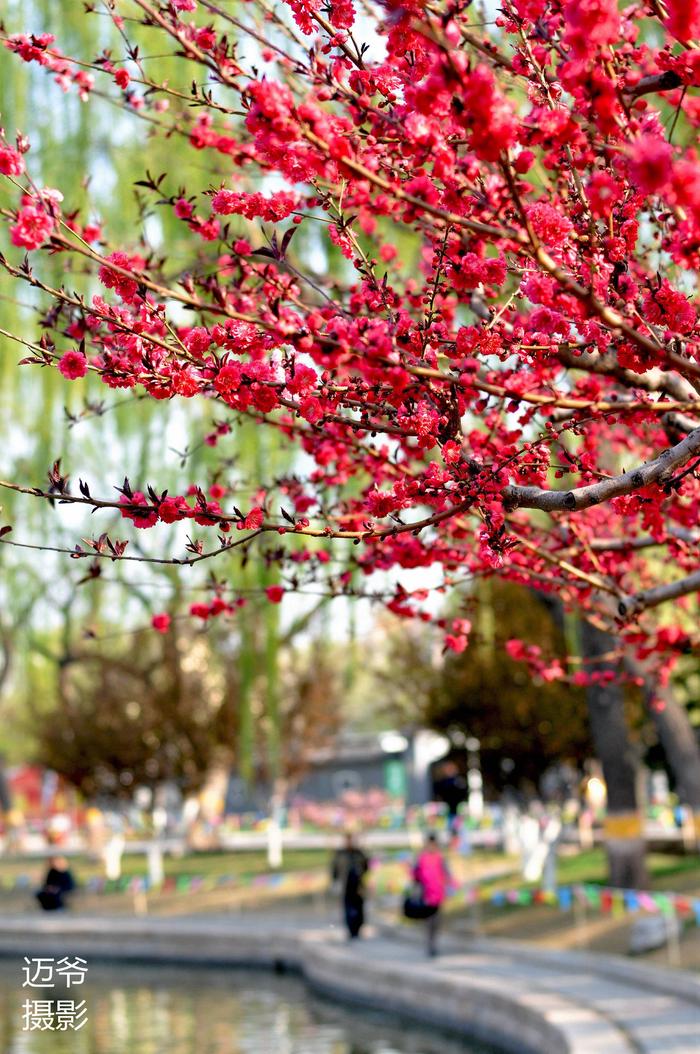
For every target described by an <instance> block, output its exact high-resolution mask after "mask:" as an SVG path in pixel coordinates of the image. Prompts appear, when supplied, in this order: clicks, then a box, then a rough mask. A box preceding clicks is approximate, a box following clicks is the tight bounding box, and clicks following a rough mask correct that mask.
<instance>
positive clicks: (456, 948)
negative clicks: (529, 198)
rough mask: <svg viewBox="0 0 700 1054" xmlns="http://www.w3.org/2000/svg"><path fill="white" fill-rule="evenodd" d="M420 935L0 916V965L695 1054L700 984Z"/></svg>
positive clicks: (503, 1033)
mask: <svg viewBox="0 0 700 1054" xmlns="http://www.w3.org/2000/svg"><path fill="white" fill-rule="evenodd" d="M420 937H421V933H420V927H406V926H401V927H398V928H394V929H390V928H387V927H378V928H377V929H376V930H373V929H372V928H371V927H369V928H368V933H367V936H366V937H363V939H362V940H360V941H353V942H348V941H346V940H345V939H344V937H343V934H342V931H341V928H340V927H339V926H338V925H337V924H336V923H335V920H333V919H331V918H329V917H328V916H327V915H323V914H319V913H314V912H312V911H310V910H303V909H302V910H300V911H291V910H290V909H289V908H288V909H287V910H278V911H267V912H264V913H263V912H259V913H258V912H250V911H249V912H245V913H242V914H231V913H225V914H224V913H221V914H217V915H212V914H207V915H186V916H185V915H178V916H177V917H171V918H164V917H141V918H125V917H124V916H119V917H117V916H113V917H109V916H103V917H101V918H96V917H94V916H80V915H77V914H75V915H74V914H66V915H64V916H63V917H62V918H52V917H50V916H39V915H36V914H33V915H22V916H18V915H14V916H12V917H9V916H0V954H1V955H3V956H5V957H8V956H15V955H38V954H44V955H55V954H59V953H60V954H61V955H65V954H72V955H76V954H78V955H83V956H84V957H86V958H87V959H88V961H89V959H90V958H93V959H96V958H110V959H114V958H117V959H118V958H129V959H131V960H132V961H133V960H134V959H143V960H144V961H150V962H154V961H156V962H157V961H160V962H166V961H167V962H173V961H177V962H182V963H192V964H195V963H196V964H201V965H205V964H206V965H216V966H220V967H225V966H227V965H234V964H239V965H242V964H244V963H245V964H251V963H252V964H255V963H259V964H260V965H268V966H273V967H277V968H280V967H282V966H287V967H290V968H295V969H299V970H300V971H301V972H302V973H303V974H304V976H305V977H306V979H307V982H308V983H309V984H310V986H311V987H312V988H313V989H315V990H317V991H319V992H320V993H324V992H325V993H326V994H328V995H331V996H335V997H340V998H342V999H346V1000H349V1001H351V1002H354V1003H356V1004H358V1005H366V1006H368V1007H372V1008H379V1009H387V1010H390V1011H394V1012H398V1013H401V1014H404V1015H407V1016H409V1017H413V1018H415V1019H417V1020H418V1019H419V1020H421V1021H422V1022H423V1023H427V1024H431V1023H432V1024H443V1025H446V1026H448V1027H449V1028H451V1029H454V1030H456V1031H461V1032H463V1033H468V1032H471V1033H472V1034H473V1035H474V1036H475V1037H476V1038H480V1039H482V1040H483V1039H490V1040H492V1041H496V1042H498V1043H501V1044H502V1045H503V1049H505V1050H509V1051H512V1052H523V1054H525V1052H528V1054H698V1052H699V1051H700V980H699V979H698V978H697V977H696V976H695V975H691V974H688V973H682V972H680V971H671V970H660V969H658V968H652V967H648V966H640V965H637V964H636V963H631V962H628V961H625V960H623V959H613V958H612V957H607V956H597V955H591V954H585V953H575V952H552V951H545V950H541V949H537V948H534V947H532V946H528V945H524V944H520V943H517V942H507V941H499V940H483V939H473V940H468V939H463V938H462V939H458V938H455V937H451V936H450V935H445V937H444V939H443V944H442V953H441V955H440V956H439V957H438V958H436V959H432V960H431V959H428V958H426V957H425V955H424V952H423V948H422V944H421V942H420Z"/></svg>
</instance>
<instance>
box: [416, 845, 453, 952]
mask: <svg viewBox="0 0 700 1054" xmlns="http://www.w3.org/2000/svg"><path fill="white" fill-rule="evenodd" d="M413 878H414V880H415V881H416V882H417V883H418V884H419V885H420V887H421V891H422V901H423V904H424V905H425V909H424V912H423V917H424V918H425V926H426V938H427V951H428V955H429V956H430V957H431V958H433V957H434V956H435V955H437V935H438V928H439V924H440V921H439V920H440V908H441V907H442V904H443V901H444V900H445V898H446V896H447V891H448V888H449V885H450V882H451V876H450V872H449V870H448V867H447V862H446V860H445V858H444V856H443V855H442V853H441V851H440V847H439V846H438V844H437V839H436V837H435V835H434V834H429V835H428V837H427V838H426V841H425V848H424V849H423V850H422V851H421V852H420V853H419V854H418V859H417V860H416V863H415V865H414V867H413Z"/></svg>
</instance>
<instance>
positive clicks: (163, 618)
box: [151, 611, 172, 633]
mask: <svg viewBox="0 0 700 1054" xmlns="http://www.w3.org/2000/svg"><path fill="white" fill-rule="evenodd" d="M171 621H172V620H171V618H170V615H169V614H168V613H167V611H162V612H161V613H160V614H158V615H154V616H153V618H152V619H151V625H152V626H153V629H154V630H155V631H156V632H157V633H167V632H168V630H169V629H170V623H171Z"/></svg>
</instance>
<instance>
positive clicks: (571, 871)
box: [557, 848, 700, 890]
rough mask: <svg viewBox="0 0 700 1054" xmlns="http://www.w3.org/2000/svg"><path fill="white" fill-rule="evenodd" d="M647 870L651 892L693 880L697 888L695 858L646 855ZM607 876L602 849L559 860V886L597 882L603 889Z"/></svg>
mask: <svg viewBox="0 0 700 1054" xmlns="http://www.w3.org/2000/svg"><path fill="white" fill-rule="evenodd" d="M647 867H648V869H649V877H650V878H651V884H652V887H653V888H654V889H658V890H665V889H668V890H673V889H674V888H675V884H676V883H680V884H681V885H682V886H683V887H686V886H688V885H689V884H690V883H691V882H692V879H693V877H694V878H695V879H696V880H697V885H698V886H699V887H700V858H699V857H698V856H696V855H693V854H689V855H687V856H680V855H675V854H673V853H648V854H647ZM607 876H608V865H607V858H606V855H605V850H604V849H602V848H600V849H590V850H587V851H586V852H581V853H577V854H576V855H575V856H568V857H567V856H562V857H560V858H559V861H558V866H557V878H558V881H559V883H560V884H561V885H572V884H575V883H578V882H598V883H602V884H603V885H605V883H606V881H607Z"/></svg>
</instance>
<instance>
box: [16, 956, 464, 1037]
mask: <svg viewBox="0 0 700 1054" xmlns="http://www.w3.org/2000/svg"><path fill="white" fill-rule="evenodd" d="M22 980H23V974H22V969H21V961H18V962H17V965H16V967H15V966H14V964H11V963H9V962H8V963H3V964H2V965H0V993H1V994H0V1011H1V1015H0V1022H1V1023H0V1034H1V1035H2V1038H3V1043H2V1050H3V1054H49V1052H50V1054H484V1050H483V1048H481V1047H478V1048H477V1047H476V1046H473V1045H469V1046H467V1045H465V1044H463V1043H459V1042H456V1041H451V1040H449V1039H447V1038H446V1037H445V1036H442V1035H433V1034H430V1033H428V1032H426V1031H423V1030H420V1029H416V1028H413V1027H411V1026H408V1027H400V1026H399V1025H398V1023H396V1022H394V1021H392V1020H390V1019H388V1018H385V1017H383V1016H381V1015H374V1014H359V1013H353V1012H352V1011H349V1010H346V1009H344V1008H341V1007H338V1006H335V1005H334V1004H332V1003H328V1002H325V1001H322V1000H318V999H316V998H314V997H310V996H309V995H308V993H307V992H306V989H305V987H304V985H303V983H302V982H301V981H299V980H297V979H295V978H290V977H275V976H273V975H270V974H267V973H264V972H259V973H258V972H244V971H238V970H236V971H224V970H216V971H214V970H211V971H209V970H202V969H198V970H196V971H189V970H185V969H172V968H153V969H147V968H142V967H139V968H137V967H130V966H113V967H106V966H102V965H95V964H90V966H89V973H88V976H87V980H86V981H85V983H84V984H83V985H82V986H80V987H79V988H74V989H71V991H70V992H65V990H59V989H58V988H56V989H55V990H31V989H27V988H24V989H23V988H22ZM27 998H29V999H32V1000H33V999H48V998H51V999H65V998H70V999H75V1000H76V1001H79V1000H81V999H85V1000H86V1004H87V1010H88V1015H89V1019H88V1022H87V1024H86V1025H85V1026H84V1027H83V1028H82V1029H80V1030H79V1031H77V1032H76V1031H67V1032H59V1031H55V1030H52V1031H43V1032H39V1031H33V1032H30V1031H24V1030H23V1028H22V1023H23V1022H22V1006H23V1003H24V1001H25V999H27Z"/></svg>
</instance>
